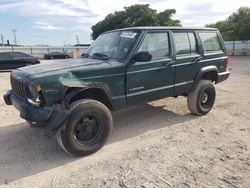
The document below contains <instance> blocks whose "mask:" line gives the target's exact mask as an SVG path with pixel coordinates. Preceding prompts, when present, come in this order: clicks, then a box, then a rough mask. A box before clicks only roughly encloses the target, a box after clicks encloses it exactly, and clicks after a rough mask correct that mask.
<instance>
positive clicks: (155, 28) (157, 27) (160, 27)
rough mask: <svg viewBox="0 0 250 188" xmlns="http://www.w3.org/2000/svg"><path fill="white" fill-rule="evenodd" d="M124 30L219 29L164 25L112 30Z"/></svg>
mask: <svg viewBox="0 0 250 188" xmlns="http://www.w3.org/2000/svg"><path fill="white" fill-rule="evenodd" d="M123 30H210V31H217V29H216V28H208V27H200V28H199V27H169V26H166V27H163V26H142V27H128V28H121V29H115V30H111V31H123ZM108 32H109V31H108Z"/></svg>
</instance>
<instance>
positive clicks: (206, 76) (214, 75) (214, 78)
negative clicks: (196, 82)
mask: <svg viewBox="0 0 250 188" xmlns="http://www.w3.org/2000/svg"><path fill="white" fill-rule="evenodd" d="M201 79H203V80H211V81H213V82H214V81H215V82H216V81H217V79H218V75H217V72H216V71H209V72H205V73H203V74H202V77H201Z"/></svg>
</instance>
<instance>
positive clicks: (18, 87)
mask: <svg viewBox="0 0 250 188" xmlns="http://www.w3.org/2000/svg"><path fill="white" fill-rule="evenodd" d="M10 82H11V87H12V91H13V93H14V94H16V95H17V96H19V97H22V98H24V99H27V98H29V99H31V98H32V95H31V93H30V89H29V85H28V84H26V83H24V82H22V81H20V80H17V79H16V78H13V77H11V79H10Z"/></svg>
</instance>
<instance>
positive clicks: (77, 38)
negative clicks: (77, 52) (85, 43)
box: [76, 35, 80, 44]
mask: <svg viewBox="0 0 250 188" xmlns="http://www.w3.org/2000/svg"><path fill="white" fill-rule="evenodd" d="M79 43H80V40H79V37H78V35H76V44H79Z"/></svg>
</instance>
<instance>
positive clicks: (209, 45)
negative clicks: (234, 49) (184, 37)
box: [199, 32, 222, 52]
mask: <svg viewBox="0 0 250 188" xmlns="http://www.w3.org/2000/svg"><path fill="white" fill-rule="evenodd" d="M199 36H200V38H201V41H202V44H203V48H204V50H205V51H206V52H210V51H218V50H222V49H221V46H220V41H219V38H218V35H217V33H212V32H200V33H199Z"/></svg>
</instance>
